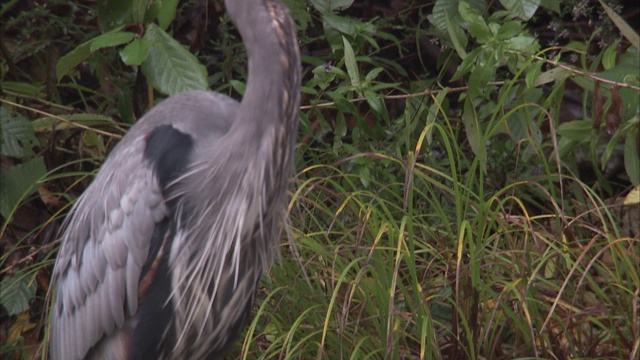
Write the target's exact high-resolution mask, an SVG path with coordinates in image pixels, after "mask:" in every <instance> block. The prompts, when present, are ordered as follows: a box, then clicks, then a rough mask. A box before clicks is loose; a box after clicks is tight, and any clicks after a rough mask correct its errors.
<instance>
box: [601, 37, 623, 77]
mask: <svg viewBox="0 0 640 360" xmlns="http://www.w3.org/2000/svg"><path fill="white" fill-rule="evenodd" d="M618 45H620V39H618V40H617V41H615V42H614V43H613V44H612V45H610V46H609V47H607V49H606V50H605V51H604V53H603V54H602V66H603V67H604V68H605V69H606V70H609V69H611V68H612V67H614V66H616V57H617V55H618Z"/></svg>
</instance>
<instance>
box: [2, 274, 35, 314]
mask: <svg viewBox="0 0 640 360" xmlns="http://www.w3.org/2000/svg"><path fill="white" fill-rule="evenodd" d="M35 296H36V284H35V282H33V281H29V280H28V277H27V276H24V275H19V274H16V275H13V276H7V277H5V278H4V279H2V282H0V304H2V306H3V307H4V308H5V309H6V310H7V314H8V315H9V316H13V315H17V314H19V313H22V312H25V311H27V310H29V304H30V303H31V301H33V299H34V298H35Z"/></svg>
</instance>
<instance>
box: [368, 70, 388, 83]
mask: <svg viewBox="0 0 640 360" xmlns="http://www.w3.org/2000/svg"><path fill="white" fill-rule="evenodd" d="M383 71H384V69H383V68H381V67H375V68H373V69H371V71H369V72H368V73H367V75H366V76H365V77H364V80H365V81H367V82H371V81H373V79H375V78H376V77H378V75H379V74H380V73H381V72H383ZM383 85H388V84H383Z"/></svg>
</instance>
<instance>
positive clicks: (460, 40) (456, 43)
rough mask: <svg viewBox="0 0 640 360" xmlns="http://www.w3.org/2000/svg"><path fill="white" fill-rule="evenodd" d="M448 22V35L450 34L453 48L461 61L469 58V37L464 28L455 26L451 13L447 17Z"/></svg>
mask: <svg viewBox="0 0 640 360" xmlns="http://www.w3.org/2000/svg"><path fill="white" fill-rule="evenodd" d="M445 18H446V22H447V33H448V34H449V39H450V40H451V43H452V44H453V48H454V49H455V50H456V53H458V56H460V58H461V59H463V60H464V59H466V58H467V52H466V51H465V48H466V47H467V41H468V40H467V35H466V34H465V33H464V31H462V27H460V26H456V25H454V22H453V21H452V20H451V17H450V16H449V13H447V14H446V16H445Z"/></svg>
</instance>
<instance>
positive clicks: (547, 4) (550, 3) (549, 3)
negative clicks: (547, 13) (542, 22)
mask: <svg viewBox="0 0 640 360" xmlns="http://www.w3.org/2000/svg"><path fill="white" fill-rule="evenodd" d="M540 6H541V7H543V8H545V9H549V10H551V11H553V12H554V13H556V14H558V15H559V14H560V1H558V0H541V1H540Z"/></svg>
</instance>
